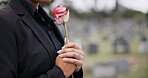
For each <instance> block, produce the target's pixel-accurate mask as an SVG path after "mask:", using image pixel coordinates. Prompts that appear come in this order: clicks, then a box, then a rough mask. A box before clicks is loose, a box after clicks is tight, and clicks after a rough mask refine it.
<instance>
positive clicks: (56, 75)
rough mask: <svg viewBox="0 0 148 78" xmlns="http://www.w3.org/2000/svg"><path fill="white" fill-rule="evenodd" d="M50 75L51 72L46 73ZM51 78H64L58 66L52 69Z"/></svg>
mask: <svg viewBox="0 0 148 78" xmlns="http://www.w3.org/2000/svg"><path fill="white" fill-rule="evenodd" d="M48 73H50V74H51V72H48ZM52 76H53V77H52V78H65V75H64V73H63V71H62V69H61V68H60V67H58V66H54V68H53V69H52Z"/></svg>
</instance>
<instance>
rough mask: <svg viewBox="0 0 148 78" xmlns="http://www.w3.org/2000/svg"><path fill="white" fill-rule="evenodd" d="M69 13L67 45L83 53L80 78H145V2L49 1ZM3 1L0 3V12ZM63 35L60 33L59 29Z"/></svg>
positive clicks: (147, 44)
mask: <svg viewBox="0 0 148 78" xmlns="http://www.w3.org/2000/svg"><path fill="white" fill-rule="evenodd" d="M60 3H62V4H64V5H66V6H68V8H69V9H70V21H69V22H68V23H67V25H68V31H69V36H70V41H76V42H78V43H80V44H81V45H82V47H83V49H84V52H85V63H84V66H83V69H84V78H148V14H147V12H148V0H52V2H51V3H50V4H46V5H44V4H43V5H42V6H43V7H44V9H45V10H46V11H47V12H48V13H49V12H50V9H52V8H53V7H54V6H56V5H58V4H60ZM6 4H7V0H0V8H2V7H4V6H5V5H6ZM59 28H60V30H61V31H62V33H63V35H64V29H63V27H62V26H59Z"/></svg>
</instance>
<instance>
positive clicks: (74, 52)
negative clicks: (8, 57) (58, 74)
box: [58, 42, 84, 72]
mask: <svg viewBox="0 0 148 78" xmlns="http://www.w3.org/2000/svg"><path fill="white" fill-rule="evenodd" d="M58 53H59V56H60V57H62V58H63V60H64V61H65V62H67V63H72V64H75V66H76V69H75V72H78V71H79V70H80V69H81V67H82V65H83V62H84V52H83V51H82V49H81V47H79V46H78V45H77V44H76V43H70V42H69V43H68V44H65V45H64V46H63V47H62V50H59V51H58Z"/></svg>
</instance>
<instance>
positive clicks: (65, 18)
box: [63, 10, 69, 22]
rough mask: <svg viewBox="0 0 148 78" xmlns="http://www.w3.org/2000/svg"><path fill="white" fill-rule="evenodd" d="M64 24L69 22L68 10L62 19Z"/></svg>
mask: <svg viewBox="0 0 148 78" xmlns="http://www.w3.org/2000/svg"><path fill="white" fill-rule="evenodd" d="M63 20H64V22H68V20H69V10H68V11H67V13H66V15H65V16H64V17H63Z"/></svg>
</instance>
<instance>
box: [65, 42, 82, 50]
mask: <svg viewBox="0 0 148 78" xmlns="http://www.w3.org/2000/svg"><path fill="white" fill-rule="evenodd" d="M70 47H73V48H75V49H82V48H81V47H80V46H79V45H78V44H76V43H74V42H71V43H68V44H66V45H64V46H63V47H62V48H70Z"/></svg>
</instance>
